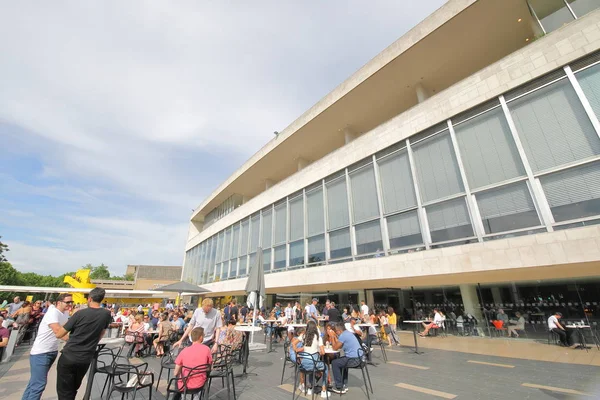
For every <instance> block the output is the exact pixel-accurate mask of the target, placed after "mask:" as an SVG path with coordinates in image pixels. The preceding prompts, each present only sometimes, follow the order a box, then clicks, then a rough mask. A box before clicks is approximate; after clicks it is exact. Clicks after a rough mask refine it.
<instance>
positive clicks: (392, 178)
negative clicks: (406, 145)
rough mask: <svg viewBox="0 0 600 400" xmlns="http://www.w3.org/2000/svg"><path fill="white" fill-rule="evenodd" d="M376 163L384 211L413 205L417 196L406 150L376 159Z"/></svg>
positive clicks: (388, 211)
mask: <svg viewBox="0 0 600 400" xmlns="http://www.w3.org/2000/svg"><path fill="white" fill-rule="evenodd" d="M377 165H378V167H379V177H380V178H381V192H382V196H383V210H384V212H385V213H386V214H389V213H392V212H394V211H401V210H406V209H407V208H411V207H415V206H416V205H417V198H416V196H415V186H414V183H413V180H412V176H411V173H410V163H409V160H408V153H407V152H406V150H402V151H400V152H398V153H396V154H393V155H391V156H389V157H385V158H383V159H381V160H378V161H377Z"/></svg>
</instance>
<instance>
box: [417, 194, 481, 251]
mask: <svg viewBox="0 0 600 400" xmlns="http://www.w3.org/2000/svg"><path fill="white" fill-rule="evenodd" d="M426 210H427V220H428V221H429V230H430V231H431V241H432V242H433V243H435V242H445V241H447V240H455V239H460V238H467V237H471V236H474V233H473V227H472V226H471V220H470V218H469V212H468V209H467V205H466V204H465V198H464V197H460V198H458V199H454V200H450V201H446V202H443V203H440V204H435V205H433V206H427V208H426Z"/></svg>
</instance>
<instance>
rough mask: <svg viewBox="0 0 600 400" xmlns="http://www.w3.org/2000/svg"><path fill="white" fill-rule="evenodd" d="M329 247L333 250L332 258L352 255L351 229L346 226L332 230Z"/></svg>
mask: <svg viewBox="0 0 600 400" xmlns="http://www.w3.org/2000/svg"><path fill="white" fill-rule="evenodd" d="M329 247H330V250H331V252H330V253H331V254H330V257H331V258H342V257H350V256H351V255H352V249H351V248H350V230H349V229H348V228H345V229H340V230H338V231H333V232H330V233H329Z"/></svg>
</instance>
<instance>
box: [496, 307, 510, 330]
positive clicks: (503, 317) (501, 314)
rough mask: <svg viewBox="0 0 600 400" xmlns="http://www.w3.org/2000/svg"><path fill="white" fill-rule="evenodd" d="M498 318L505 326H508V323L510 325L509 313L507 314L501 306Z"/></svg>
mask: <svg viewBox="0 0 600 400" xmlns="http://www.w3.org/2000/svg"><path fill="white" fill-rule="evenodd" d="M496 320H498V321H502V324H503V325H504V327H506V325H508V315H506V313H505V312H504V310H503V309H501V308H500V309H499V310H498V314H496Z"/></svg>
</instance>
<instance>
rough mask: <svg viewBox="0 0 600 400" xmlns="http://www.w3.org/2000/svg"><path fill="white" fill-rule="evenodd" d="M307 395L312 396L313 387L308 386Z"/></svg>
mask: <svg viewBox="0 0 600 400" xmlns="http://www.w3.org/2000/svg"><path fill="white" fill-rule="evenodd" d="M306 395H307V396H312V389H311V388H308V389H307V390H306Z"/></svg>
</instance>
